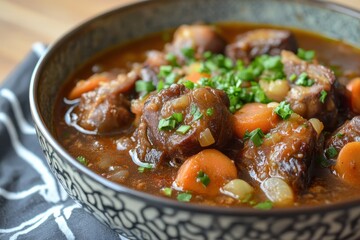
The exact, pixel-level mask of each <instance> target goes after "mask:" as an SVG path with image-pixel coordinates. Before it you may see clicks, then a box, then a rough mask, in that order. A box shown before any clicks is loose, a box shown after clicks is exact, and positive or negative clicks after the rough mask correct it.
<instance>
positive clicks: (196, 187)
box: [175, 149, 237, 196]
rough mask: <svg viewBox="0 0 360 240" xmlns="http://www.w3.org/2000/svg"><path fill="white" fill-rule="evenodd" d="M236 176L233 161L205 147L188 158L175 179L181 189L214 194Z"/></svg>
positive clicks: (209, 194)
mask: <svg viewBox="0 0 360 240" xmlns="http://www.w3.org/2000/svg"><path fill="white" fill-rule="evenodd" d="M235 178H237V170H236V167H235V164H234V162H233V161H231V160H230V159H229V158H228V157H227V156H225V155H224V154H223V153H221V152H220V151H218V150H215V149H206V150H203V151H201V152H199V153H198V154H196V155H194V156H192V157H190V158H188V159H187V160H186V161H185V162H184V163H183V165H182V166H181V167H180V169H179V171H178V174H177V177H176V179H175V183H176V185H177V186H178V187H179V188H181V189H182V190H183V191H191V192H195V193H199V194H204V195H207V196H215V195H217V194H218V193H219V191H220V188H221V187H223V186H224V184H226V183H227V182H228V181H230V180H232V179H235Z"/></svg>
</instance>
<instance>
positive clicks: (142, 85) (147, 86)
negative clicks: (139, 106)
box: [135, 80, 156, 96]
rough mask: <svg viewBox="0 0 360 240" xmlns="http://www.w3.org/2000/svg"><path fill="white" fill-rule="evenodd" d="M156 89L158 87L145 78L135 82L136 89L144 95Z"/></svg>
mask: <svg viewBox="0 0 360 240" xmlns="http://www.w3.org/2000/svg"><path fill="white" fill-rule="evenodd" d="M155 89H156V88H155V86H154V85H153V83H152V82H146V81H143V80H138V81H136V82H135V91H136V92H137V93H141V94H142V95H143V96H145V95H146V94H148V93H150V92H152V91H154V90H155Z"/></svg>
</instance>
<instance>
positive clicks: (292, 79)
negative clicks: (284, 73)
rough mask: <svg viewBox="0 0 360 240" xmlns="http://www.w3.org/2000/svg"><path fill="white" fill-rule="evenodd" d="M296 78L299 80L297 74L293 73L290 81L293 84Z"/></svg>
mask: <svg viewBox="0 0 360 240" xmlns="http://www.w3.org/2000/svg"><path fill="white" fill-rule="evenodd" d="M296 78H297V76H296V74H295V73H293V74H291V75H290V77H289V80H290V81H292V82H293V81H295V80H296Z"/></svg>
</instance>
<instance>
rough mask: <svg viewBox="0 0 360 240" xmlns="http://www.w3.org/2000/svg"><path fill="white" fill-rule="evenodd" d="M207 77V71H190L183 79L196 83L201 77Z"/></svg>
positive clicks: (208, 75)
mask: <svg viewBox="0 0 360 240" xmlns="http://www.w3.org/2000/svg"><path fill="white" fill-rule="evenodd" d="M209 77H210V74H208V73H200V72H191V73H189V74H188V75H186V76H185V79H186V80H189V81H191V82H193V83H198V82H199V80H200V79H201V78H209Z"/></svg>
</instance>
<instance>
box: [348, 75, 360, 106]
mask: <svg viewBox="0 0 360 240" xmlns="http://www.w3.org/2000/svg"><path fill="white" fill-rule="evenodd" d="M346 88H347V90H348V91H349V94H348V98H349V100H350V106H351V110H352V111H353V112H355V113H360V77H358V78H354V79H353V80H351V81H350V82H349V83H348V84H347V85H346Z"/></svg>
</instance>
